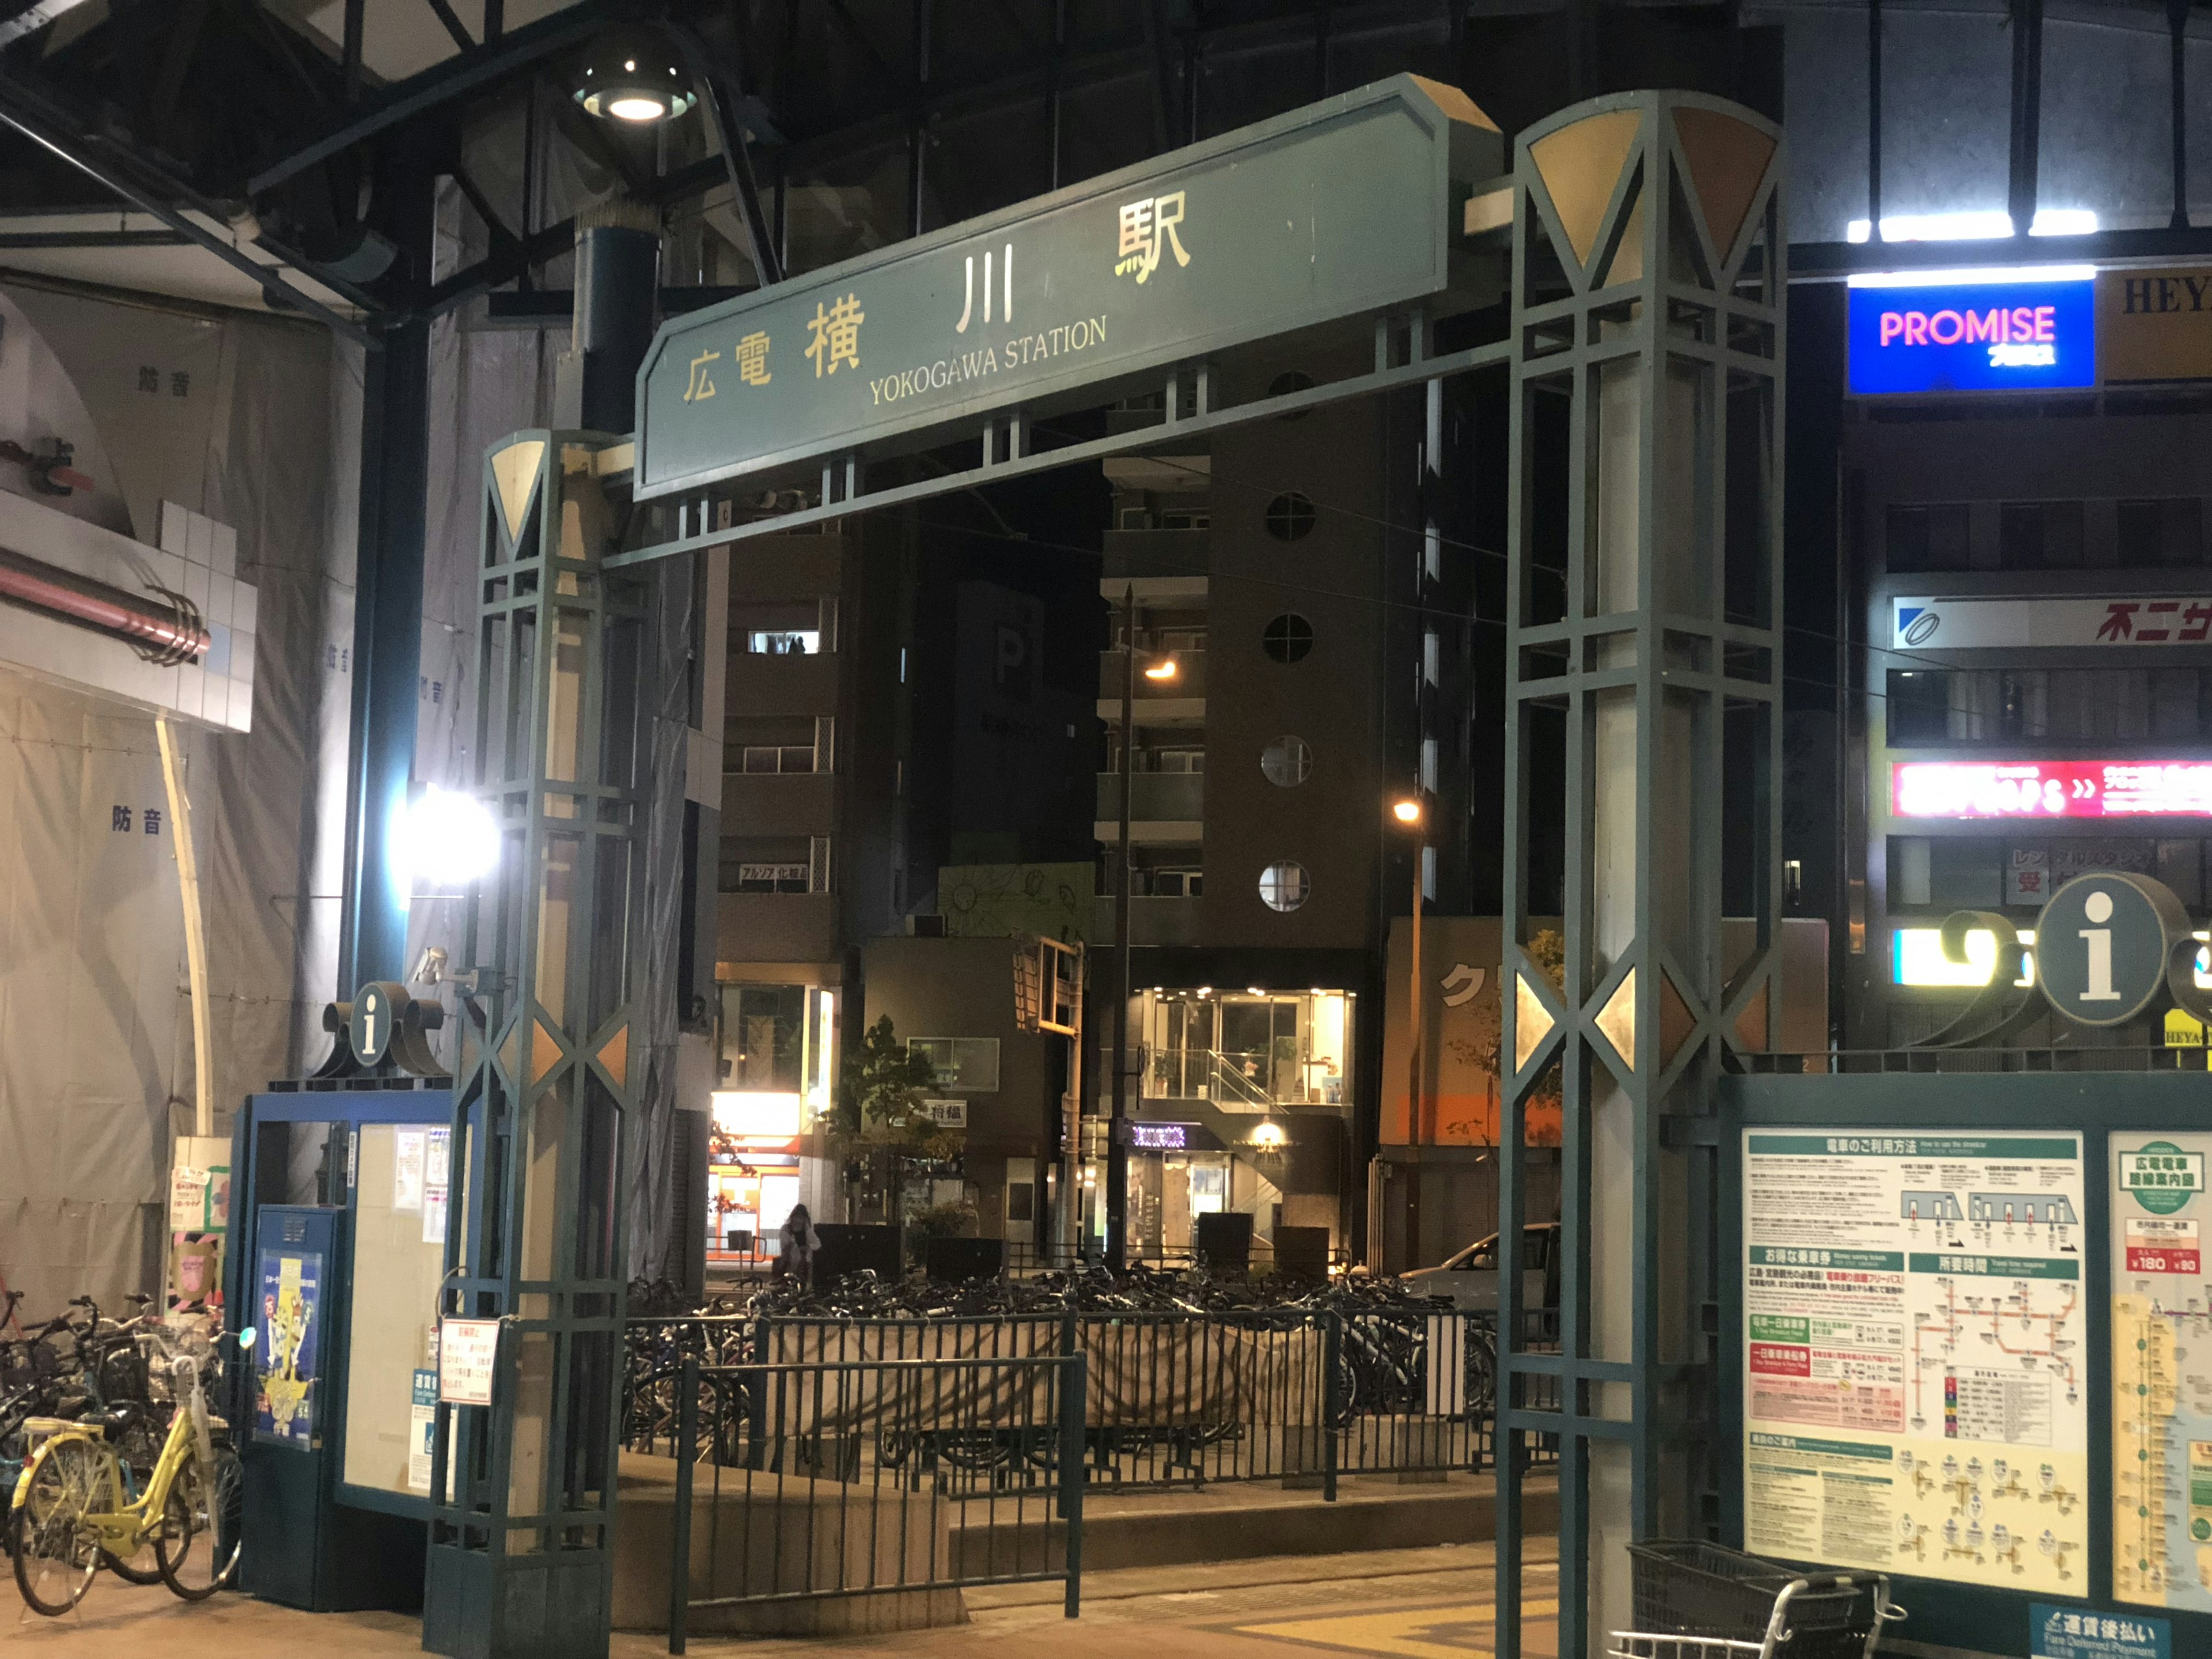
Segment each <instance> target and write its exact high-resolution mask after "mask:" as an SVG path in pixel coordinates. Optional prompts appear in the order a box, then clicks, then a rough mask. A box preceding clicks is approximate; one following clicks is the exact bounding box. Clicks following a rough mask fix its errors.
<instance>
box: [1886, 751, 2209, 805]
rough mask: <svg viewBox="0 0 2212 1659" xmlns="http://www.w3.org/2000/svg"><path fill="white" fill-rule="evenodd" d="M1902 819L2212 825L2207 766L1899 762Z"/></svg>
mask: <svg viewBox="0 0 2212 1659" xmlns="http://www.w3.org/2000/svg"><path fill="white" fill-rule="evenodd" d="M1889 810H1890V816H1891V817H1899V818H2118V817H2191V818H2201V817H2212V762H2207V761H1897V762H1893V763H1892V764H1891V766H1890V801H1889Z"/></svg>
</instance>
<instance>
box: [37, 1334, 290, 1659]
mask: <svg viewBox="0 0 2212 1659" xmlns="http://www.w3.org/2000/svg"><path fill="white" fill-rule="evenodd" d="M18 1300H19V1297H17V1296H16V1295H15V1294H14V1293H11V1294H10V1295H9V1297H8V1299H7V1303H6V1305H5V1308H4V1309H0V1331H5V1330H9V1329H13V1330H15V1332H16V1333H17V1334H15V1336H13V1337H9V1338H5V1339H0V1492H6V1493H7V1494H8V1495H9V1501H8V1509H7V1512H6V1517H5V1525H4V1527H0V1547H4V1548H5V1550H6V1552H7V1553H8V1554H9V1557H10V1558H11V1561H12V1565H13V1570H14V1573H15V1584H16V1588H17V1589H18V1590H19V1591H20V1592H21V1595H22V1597H23V1601H24V1602H25V1604H26V1605H27V1606H28V1607H30V1608H31V1609H32V1610H33V1611H34V1612H37V1613H45V1614H47V1615H49V1616H58V1615H59V1614H62V1613H67V1612H68V1611H69V1610H70V1608H71V1607H75V1606H76V1604H77V1603H78V1602H79V1601H82V1600H83V1598H84V1596H85V1594H86V1593H87V1591H88V1590H89V1589H91V1587H92V1583H93V1580H94V1577H95V1576H96V1575H97V1574H98V1573H99V1572H100V1571H101V1570H102V1569H103V1568H104V1569H106V1571H110V1572H112V1573H113V1574H114V1575H115V1576H116V1577H118V1578H121V1579H123V1580H124V1581H125V1582H126V1583H133V1584H155V1583H161V1584H166V1585H167V1586H168V1588H169V1589H171V1590H172V1591H173V1593H175V1594H176V1595H179V1596H181V1597H183V1598H184V1599H185V1600H186V1601H204V1600H205V1599H207V1598H208V1597H209V1596H211V1595H214V1594H215V1593H216V1591H217V1590H218V1589H222V1588H223V1587H224V1586H225V1585H227V1584H228V1583H231V1582H232V1580H233V1579H234V1577H235V1575H236V1573H237V1570H238V1559H239V1552H240V1499H241V1494H242V1492H243V1488H244V1472H243V1468H242V1466H241V1465H240V1461H239V1456H238V1454H237V1452H236V1450H235V1449H233V1447H232V1445H231V1443H230V1435H229V1429H228V1425H227V1424H225V1423H224V1421H223V1420H222V1418H220V1417H219V1416H217V1415H216V1414H215V1413H213V1412H212V1411H211V1410H210V1407H209V1404H208V1401H209V1397H210V1394H211V1393H214V1392H216V1390H217V1389H218V1386H219V1383H220V1376H221V1369H222V1359H221V1347H220V1344H219V1340H217V1339H216V1338H215V1337H214V1336H212V1335H211V1334H210V1333H208V1332H205V1331H203V1330H201V1329H198V1328H185V1329H176V1328H171V1327H169V1326H168V1325H167V1324H165V1323H164V1322H162V1320H161V1316H160V1314H159V1313H158V1312H157V1311H156V1310H155V1308H154V1305H153V1298H151V1297H131V1298H130V1300H131V1308H132V1311H131V1314H130V1316H128V1317H125V1318H121V1319H117V1318H113V1317H110V1316H106V1315H105V1314H103V1313H102V1312H101V1310H100V1308H99V1306H98V1305H97V1304H95V1303H94V1301H93V1300H92V1299H91V1298H90V1297H76V1299H75V1300H73V1301H72V1302H71V1303H70V1305H69V1307H68V1308H67V1310H64V1312H63V1313H61V1314H60V1315H58V1316H55V1317H54V1318H52V1319H50V1320H47V1321H46V1322H43V1323H39V1324H33V1325H30V1326H27V1327H26V1326H22V1325H21V1324H19V1323H18V1322H17V1321H16V1318H15V1314H16V1307H17V1303H18ZM246 1340H249V1341H250V1340H251V1339H250V1338H248V1339H246Z"/></svg>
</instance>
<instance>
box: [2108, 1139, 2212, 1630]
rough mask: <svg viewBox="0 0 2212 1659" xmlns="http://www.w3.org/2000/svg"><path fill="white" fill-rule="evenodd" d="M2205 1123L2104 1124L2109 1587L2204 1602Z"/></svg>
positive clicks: (2208, 1479)
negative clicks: (2185, 1127)
mask: <svg viewBox="0 0 2212 1659" xmlns="http://www.w3.org/2000/svg"><path fill="white" fill-rule="evenodd" d="M2208 1160H2212V1134H2187V1133H2178V1132H2175V1131H2171V1130H2164V1131H2157V1132H2153V1133H2136V1134H2128V1133H2115V1134H2114V1135H2113V1136H2112V1239H2111V1241H2110V1244H2111V1249H2112V1595H2113V1596H2114V1598H2115V1599H2116V1600H2118V1601H2133V1602H2136V1603H2139V1604H2141V1605H2142V1606H2146V1607H2182V1608H2188V1609H2190V1610H2191V1611H2195V1612H2203V1613H2212V1264H2208V1262H2207V1261H2206V1260H2205V1255H2204V1234H2205V1231H2206V1224H2207V1222H2208V1221H2212V1199H2208V1198H2207V1197H2206V1196H2205V1191H2204V1173H2205V1166H2206V1164H2207V1161H2208Z"/></svg>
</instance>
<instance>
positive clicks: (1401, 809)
mask: <svg viewBox="0 0 2212 1659" xmlns="http://www.w3.org/2000/svg"><path fill="white" fill-rule="evenodd" d="M1390 816H1391V817H1394V818H1395V819H1397V820H1398V822H1399V823H1402V824H1405V825H1407V827H1408V828H1410V827H1412V826H1413V825H1414V824H1417V823H1419V822H1420V821H1421V803H1420V802H1419V801H1418V800H1415V799H1412V798H1411V797H1410V796H1409V797H1407V799H1404V800H1401V801H1396V802H1394V803H1392V805H1391V807H1390Z"/></svg>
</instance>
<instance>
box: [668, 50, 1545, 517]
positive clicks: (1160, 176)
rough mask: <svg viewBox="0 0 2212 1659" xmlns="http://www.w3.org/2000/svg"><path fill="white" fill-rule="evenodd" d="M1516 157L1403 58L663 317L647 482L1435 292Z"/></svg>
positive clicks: (727, 470)
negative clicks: (1472, 199)
mask: <svg viewBox="0 0 2212 1659" xmlns="http://www.w3.org/2000/svg"><path fill="white" fill-rule="evenodd" d="M1506 166H1507V161H1506V154H1505V148H1504V141H1503V139H1502V138H1501V137H1500V136H1499V134H1498V130H1497V127H1496V126H1495V125H1493V124H1492V122H1491V121H1490V119H1489V118H1488V117H1486V116H1485V115H1484V114H1483V113H1482V112H1480V110H1479V109H1477V108H1476V107H1475V106H1474V104H1473V103H1472V102H1470V101H1469V100H1468V98H1467V96H1466V94H1463V93H1461V92H1459V91H1457V90H1455V89H1454V88H1449V87H1444V86H1442V85H1439V84H1437V83H1436V82H1429V81H1424V80H1421V79H1419V77H1417V76H1402V75H1401V76H1396V77H1395V78H1393V79H1391V80H1389V81H1383V82H1376V84H1374V85H1372V86H1369V87H1364V88H1360V89H1358V91H1355V92H1350V93H1346V94H1342V95H1341V96H1340V97H1336V98H1332V99H1329V100H1325V101H1323V102H1322V103H1320V104H1317V105H1313V106H1309V107H1306V108H1303V109H1300V110H1297V111H1296V112H1292V113H1291V114H1289V115H1285V116H1282V117H1279V118H1276V119H1274V120H1272V121H1265V122H1261V123H1260V124H1258V125H1254V126H1250V127H1244V128H1241V129H1239V130H1238V131H1235V132H1231V133H1225V134H1223V135H1222V136H1221V137H1218V138H1212V139H1209V140H1207V141H1206V142H1205V143H1200V144H1195V145H1193V146H1191V147H1190V148H1189V149H1186V150H1182V151H1179V152H1176V154H1174V155H1169V156H1164V157H1161V158H1158V159H1156V160H1153V161H1146V162H1144V163H1140V164H1139V165H1138V166H1136V167H1127V168H1124V169H1122V170H1121V171H1120V172H1118V173H1110V174H1108V175H1107V176H1105V177H1104V178H1102V179H1091V180H1089V181H1086V182H1085V183H1083V184H1080V185H1073V186H1071V187H1069V188H1068V189H1066V190H1062V191H1055V192H1054V193H1053V194H1051V195H1048V196H1042V197H1036V198H1035V199H1033V200H1030V201H1027V202H1024V203H1023V204H1020V205H1019V206H1017V207H1014V208H1010V209H1008V210H1005V211H1003V212H1000V213H995V214H991V215H987V216H984V217H982V218H980V219H974V220H970V221H968V222H965V223H963V224H958V225H954V226H950V227H948V228H945V229H944V230H942V231H939V232H937V233H935V234H932V235H928V236H923V237H918V238H915V239H914V240H910V241H906V242H902V243H899V244H898V245H896V246H894V247H892V248H890V249H886V250H884V251H881V252H875V253H871V254H866V255H863V256H862V257H860V258H857V259H853V260H848V261H847V262H846V263H845V264H840V265H835V266H832V267H830V268H829V269H828V270H823V271H820V272H812V273H809V274H808V275H807V276H805V277H803V278H800V279H798V280H795V281H792V282H788V283H780V284H777V285H776V286H775V287H773V288H770V289H765V290H763V291H762V292H759V293H757V294H750V295H744V296H742V297H740V298H738V299H735V300H732V301H727V302H726V303H724V304H722V305H720V306H715V307H709V308H708V309H706V310H703V311H698V312H693V313H689V314H687V315H685V316H683V317H680V318H677V319H671V321H669V322H667V323H666V324H665V325H663V326H662V328H661V330H660V333H659V337H658V338H657V339H656V340H655V341H654V342H653V349H652V350H651V351H650V352H649V353H648V354H647V357H646V361H645V363H644V366H643V367H642V368H641V369H640V371H639V375H638V394H637V459H636V481H637V482H636V493H637V495H639V496H640V497H641V498H644V497H650V496H654V495H665V494H666V493H668V492H670V491H671V490H676V489H686V488H693V487H696V486H700V485H703V484H706V483H711V482H713V481H714V480H717V479H722V478H732V477H744V476H746V475H749V474H755V473H761V472H765V471H769V470H771V469H774V468H777V467H781V466H787V465H798V464H801V463H804V462H806V461H808V460H811V459H822V458H825V457H828V456H830V455H833V454H842V453H847V452H850V451H853V450H855V449H858V448H860V447H862V446H865V445H867V444H869V443H872V442H881V441H884V440H887V439H890V438H893V437H907V436H911V435H916V434H919V433H923V432H927V431H929V430H931V429H933V428H942V427H945V426H948V425H950V424H951V423H952V422H957V421H961V420H964V419H971V418H974V417H976V416H982V415H985V414H987V413H990V412H993V411H995V410H1008V409H1012V408H1014V407H1016V406H1018V405H1019V406H1026V407H1030V408H1032V409H1034V408H1035V406H1036V404H1037V403H1038V401H1039V400H1040V399H1049V398H1054V397H1055V396H1058V395H1062V394H1067V393H1070V392H1073V391H1075V390H1076V389H1078V388H1084V389H1087V390H1090V391H1093V392H1103V387H1104V386H1105V385H1106V383H1108V382H1109V381H1111V380H1114V379H1115V377H1117V376H1119V377H1126V376H1128V375H1131V374H1136V373H1139V372H1140V371H1146V370H1158V369H1164V368H1167V367H1169V366H1170V365H1172V364H1175V363H1178V362H1188V361H1192V360H1195V359H1199V358H1202V357H1203V356H1206V354H1207V353H1209V352H1213V351H1218V350H1222V349H1227V348H1229V347H1232V346H1236V345H1238V344H1242V343H1247V342H1250V341H1254V340H1258V339H1263V338H1267V337H1271V336H1276V335H1281V334H1285V333H1288V332H1291V331H1293V330H1297V329H1302V328H1307V327H1310V326H1314V325H1320V324H1324V323H1328V322H1332V321H1335V320H1338V319H1345V318H1349V317H1353V316H1357V315H1359V314H1362V313H1370V312H1374V311H1377V310H1382V309H1385V308H1388V307H1397V306H1403V305H1408V304H1413V303H1416V302H1419V301H1429V300H1432V299H1433V297H1434V296H1436V295H1440V294H1442V293H1443V292H1444V291H1445V290H1446V289H1448V288H1449V287H1450V286H1451V285H1452V281H1453V275H1454V272H1453V259H1454V254H1453V239H1454V236H1455V227H1456V222H1457V220H1458V217H1459V210H1460V207H1461V204H1462V202H1463V201H1464V199H1465V198H1466V197H1467V196H1468V193H1469V190H1468V187H1469V186H1470V185H1472V184H1473V183H1474V182H1475V181H1476V180H1478V179H1487V178H1492V177H1494V176H1496V175H1498V174H1499V173H1504V171H1505V169H1506Z"/></svg>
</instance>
